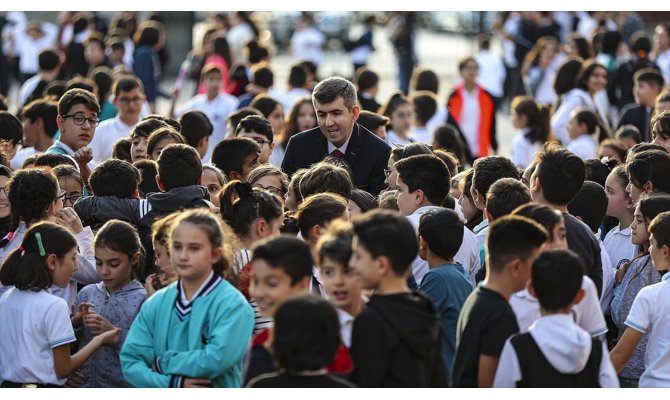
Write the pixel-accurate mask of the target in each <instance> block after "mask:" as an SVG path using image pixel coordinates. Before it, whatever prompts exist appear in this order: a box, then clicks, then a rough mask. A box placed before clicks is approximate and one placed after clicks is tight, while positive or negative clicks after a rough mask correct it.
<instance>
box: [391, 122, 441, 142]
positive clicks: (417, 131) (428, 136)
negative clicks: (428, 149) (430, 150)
mask: <svg viewBox="0 0 670 400" xmlns="http://www.w3.org/2000/svg"><path fill="white" fill-rule="evenodd" d="M387 135H388V133H387ZM409 137H411V138H412V140H414V141H415V142H418V143H424V144H431V143H433V134H432V133H431V132H430V131H429V130H428V128H426V127H425V126H424V127H421V128H413V129H412V131H411V132H410V133H409Z"/></svg>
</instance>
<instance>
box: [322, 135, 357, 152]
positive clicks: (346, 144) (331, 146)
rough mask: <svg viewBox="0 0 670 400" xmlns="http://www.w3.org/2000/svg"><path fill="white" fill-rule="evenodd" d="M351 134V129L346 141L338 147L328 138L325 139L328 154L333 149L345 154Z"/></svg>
mask: <svg viewBox="0 0 670 400" xmlns="http://www.w3.org/2000/svg"><path fill="white" fill-rule="evenodd" d="M353 134H354V133H353V131H352V132H351V134H350V135H349V137H348V138H347V141H346V142H344V144H343V145H342V146H340V147H335V145H334V144H332V143H331V142H330V140H327V142H328V154H330V153H332V152H333V151H334V150H335V149H337V150H339V151H341V152H342V154H347V147H348V146H349V141H350V140H351V137H352V136H353Z"/></svg>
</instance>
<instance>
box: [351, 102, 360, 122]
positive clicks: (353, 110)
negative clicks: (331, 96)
mask: <svg viewBox="0 0 670 400" xmlns="http://www.w3.org/2000/svg"><path fill="white" fill-rule="evenodd" d="M351 114H352V116H353V117H354V122H355V121H356V120H358V116H359V115H360V114H361V107H360V106H359V105H355V106H353V107H351Z"/></svg>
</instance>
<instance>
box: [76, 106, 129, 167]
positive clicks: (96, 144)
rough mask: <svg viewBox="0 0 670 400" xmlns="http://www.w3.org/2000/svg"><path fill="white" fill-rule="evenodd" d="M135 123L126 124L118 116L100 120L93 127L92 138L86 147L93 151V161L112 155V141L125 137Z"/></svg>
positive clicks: (99, 161) (98, 161) (101, 160)
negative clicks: (98, 123)
mask: <svg viewBox="0 0 670 400" xmlns="http://www.w3.org/2000/svg"><path fill="white" fill-rule="evenodd" d="M134 127H135V125H126V124H125V123H124V122H123V121H121V118H120V117H119V116H116V117H114V118H112V119H108V120H106V121H102V122H101V123H100V125H99V126H98V127H97V128H96V129H95V135H93V140H91V143H90V144H89V145H88V148H89V149H91V151H92V152H93V161H95V162H96V163H97V164H99V163H101V162H103V161H105V160H106V159H108V158H111V157H112V149H113V147H114V143H116V141H117V140H119V139H122V138H127V137H128V135H129V134H130V131H131V130H133V128H134Z"/></svg>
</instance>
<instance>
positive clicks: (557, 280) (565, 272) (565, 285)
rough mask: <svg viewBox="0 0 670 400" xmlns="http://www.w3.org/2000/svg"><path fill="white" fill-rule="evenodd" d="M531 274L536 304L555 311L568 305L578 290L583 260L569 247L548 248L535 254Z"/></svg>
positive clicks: (582, 277)
mask: <svg viewBox="0 0 670 400" xmlns="http://www.w3.org/2000/svg"><path fill="white" fill-rule="evenodd" d="M531 274H532V283H533V287H534V288H535V295H536V296H537V299H538V301H539V302H540V307H541V308H542V309H544V310H546V311H549V312H552V311H559V310H562V309H564V308H566V307H568V306H569V305H570V304H571V303H572V301H573V300H574V299H575V296H576V295H577V292H579V289H581V287H582V280H583V279H584V263H583V262H582V260H581V257H579V256H578V255H577V253H575V252H573V251H571V250H563V249H554V250H548V251H544V252H542V254H540V255H539V256H538V257H537V259H536V260H535V262H534V263H533V269H532V272H531Z"/></svg>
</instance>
